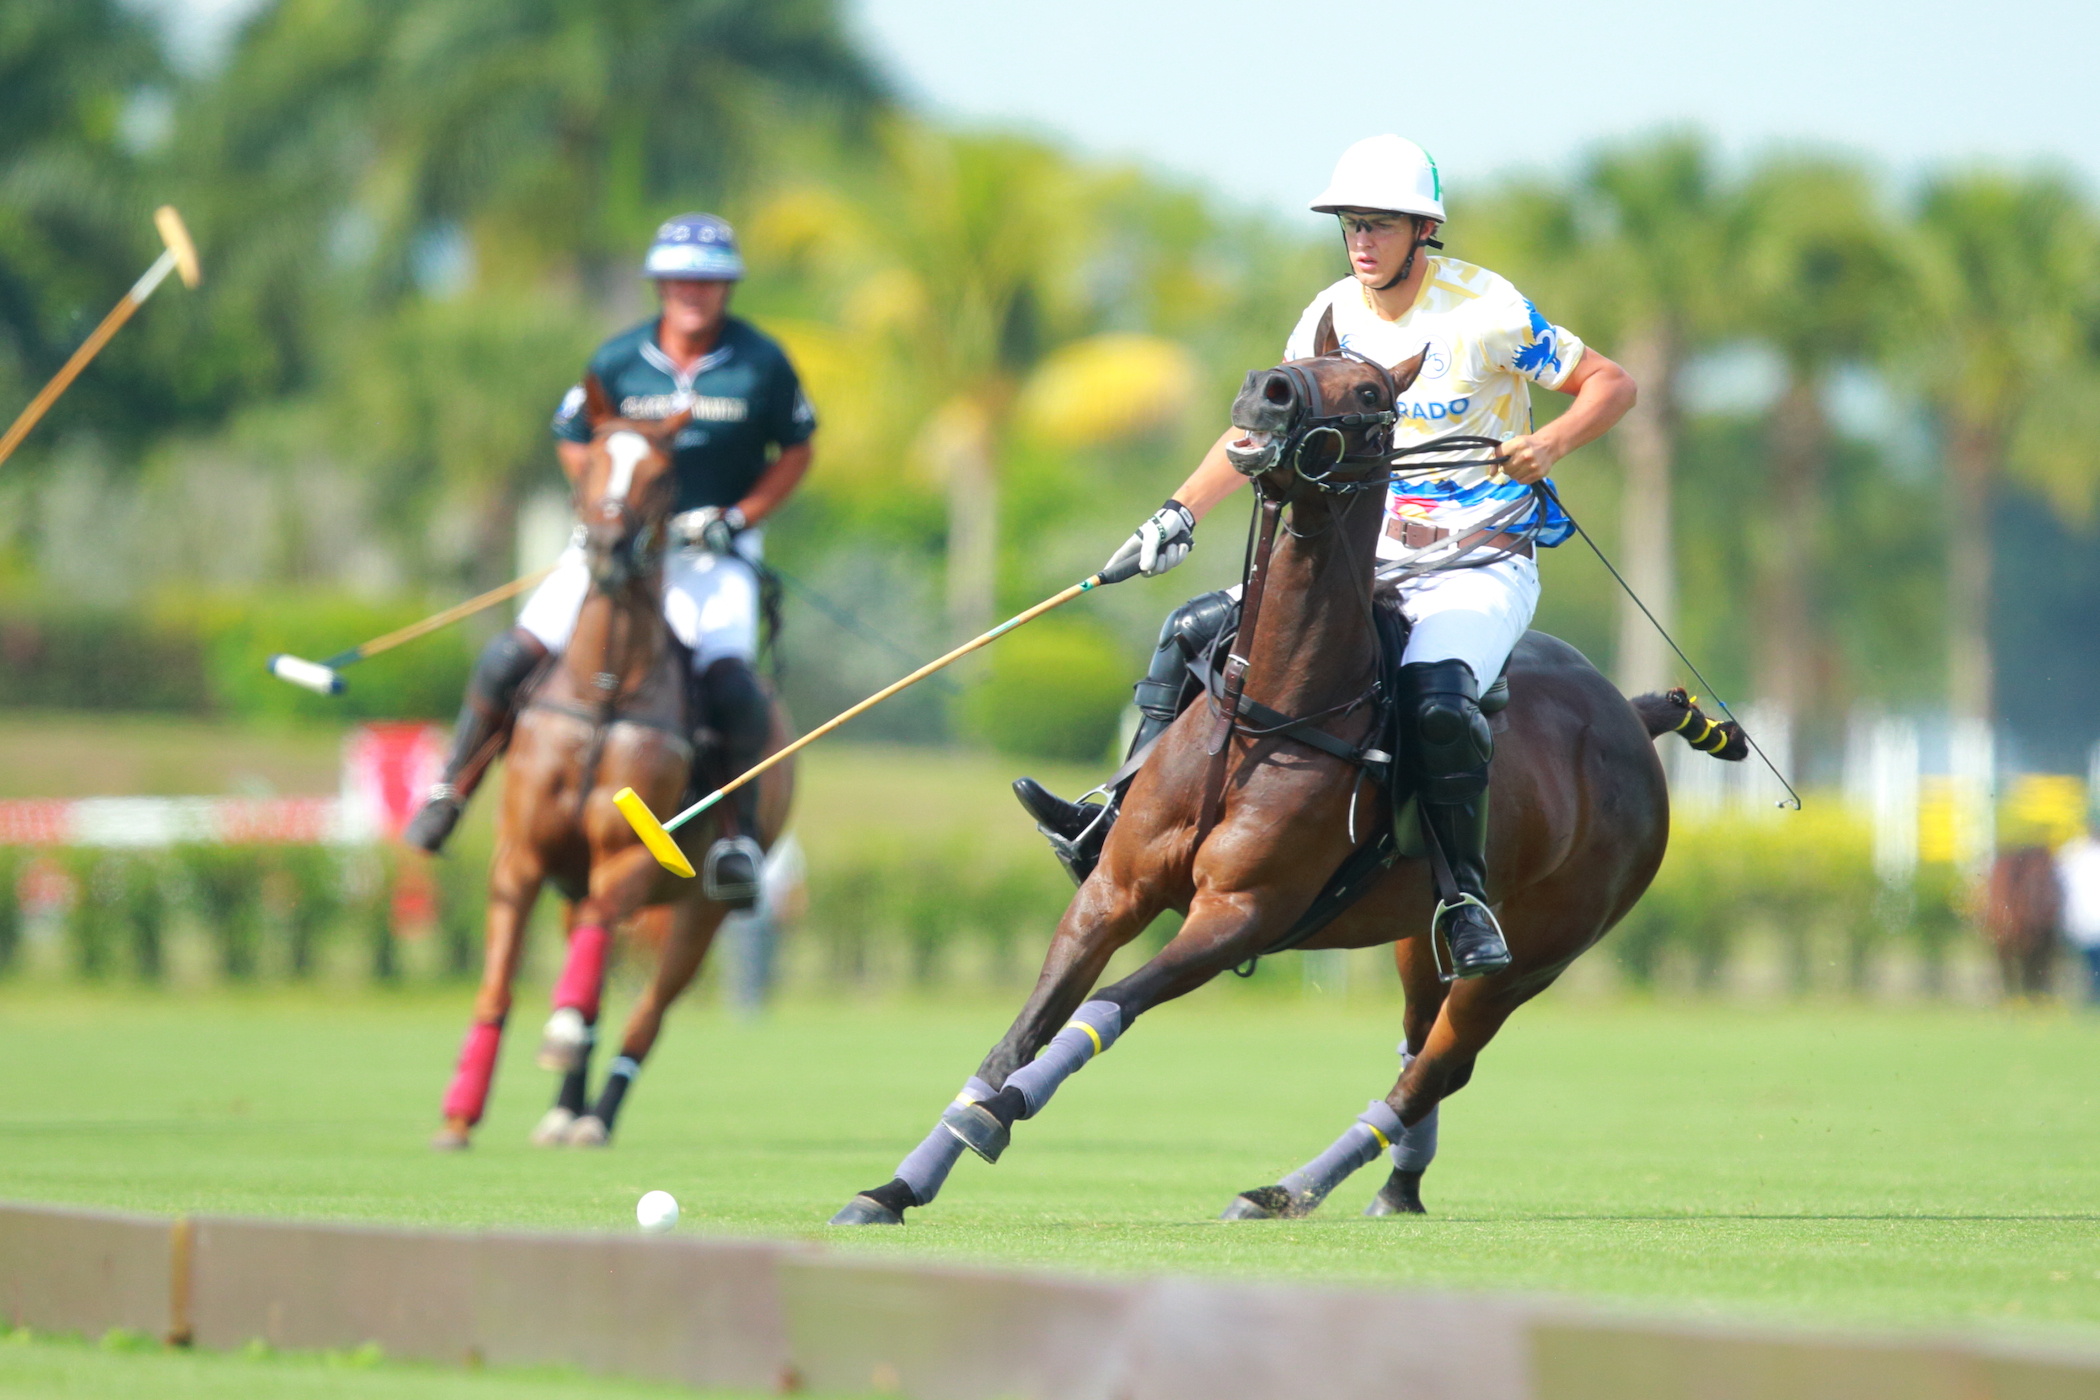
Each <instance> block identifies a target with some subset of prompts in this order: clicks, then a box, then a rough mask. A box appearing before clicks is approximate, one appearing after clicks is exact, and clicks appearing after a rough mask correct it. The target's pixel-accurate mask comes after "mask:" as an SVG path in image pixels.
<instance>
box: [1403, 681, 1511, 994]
mask: <svg viewBox="0 0 2100 1400" xmlns="http://www.w3.org/2000/svg"><path fill="white" fill-rule="evenodd" d="M1400 683H1401V687H1402V693H1403V695H1404V696H1406V697H1407V699H1408V700H1409V701H1410V702H1411V703H1412V705H1413V709H1414V721H1415V723H1414V738H1415V751H1414V754H1413V760H1414V767H1415V772H1416V775H1417V779H1418V783H1419V786H1418V788H1417V801H1418V802H1420V804H1421V808H1422V820H1423V823H1424V825H1425V826H1427V827H1428V829H1429V835H1430V836H1431V837H1432V838H1433V839H1434V840H1435V841H1436V843H1437V846H1438V847H1439V848H1440V849H1441V850H1442V851H1443V853H1444V860H1445V862H1446V863H1447V864H1448V865H1449V866H1450V868H1451V878H1452V882H1453V883H1454V884H1456V885H1457V886H1458V898H1457V899H1456V900H1454V901H1451V902H1448V903H1447V902H1442V901H1443V899H1444V896H1443V894H1442V892H1441V891H1440V892H1439V894H1438V898H1439V901H1440V902H1439V904H1438V906H1437V913H1436V918H1435V922H1434V924H1433V926H1432V927H1431V929H1430V937H1431V938H1435V937H1436V936H1437V935H1438V934H1439V933H1441V934H1442V935H1443V938H1444V941H1445V943H1446V944H1447V945H1448V946H1449V947H1450V949H1451V977H1452V979H1454V980H1456V979H1459V978H1465V977H1485V976H1486V975H1487V974H1489V973H1491V972H1500V971H1501V970H1502V969H1503V968H1505V967H1508V966H1509V961H1510V955H1509V944H1508V943H1507V942H1505V941H1504V940H1503V937H1502V926H1501V925H1500V924H1499V923H1497V922H1496V920H1495V915H1494V913H1493V911H1491V910H1490V909H1489V908H1488V905H1487V830H1488V829H1487V806H1488V804H1487V779H1488V763H1489V761H1490V760H1492V759H1493V758H1494V755H1495V740H1494V735H1493V733H1492V732H1491V731H1490V730H1489V728H1488V722H1487V717H1486V716H1485V715H1483V714H1481V713H1480V698H1479V697H1480V690H1479V682H1478V681H1477V680H1476V679H1475V678H1474V675H1473V668H1472V667H1470V666H1468V665H1466V663H1465V662H1463V661H1430V662H1417V663H1415V664H1414V665H1410V666H1403V667H1401V668H1400Z"/></svg>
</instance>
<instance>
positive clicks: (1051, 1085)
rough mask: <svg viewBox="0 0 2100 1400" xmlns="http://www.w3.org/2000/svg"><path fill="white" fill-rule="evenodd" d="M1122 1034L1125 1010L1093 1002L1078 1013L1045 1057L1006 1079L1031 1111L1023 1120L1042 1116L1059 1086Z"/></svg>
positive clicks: (1102, 1002)
mask: <svg viewBox="0 0 2100 1400" xmlns="http://www.w3.org/2000/svg"><path fill="white" fill-rule="evenodd" d="M1122 1030H1123V1008H1122V1007H1120V1006H1118V1005H1116V1004H1115V1003H1114V1002H1112V1001H1090V1002H1088V1003H1086V1004H1085V1005H1084V1006H1082V1007H1080V1008H1079V1010H1077V1011H1076V1012H1074V1013H1073V1014H1072V1019H1071V1020H1070V1021H1068V1022H1066V1023H1065V1028H1064V1029H1063V1030H1061V1031H1059V1032H1058V1033H1057V1034H1056V1035H1055V1036H1053V1037H1051V1040H1050V1043H1049V1044H1048V1045H1046V1046H1044V1047H1043V1053H1042V1054H1040V1055H1038V1056H1036V1057H1035V1059H1034V1060H1032V1061H1031V1062H1029V1063H1028V1064H1025V1065H1023V1066H1021V1067H1020V1068H1019V1069H1017V1070H1015V1071H1014V1072H1013V1073H1012V1074H1009V1075H1008V1076H1006V1087H1007V1088H1009V1089H1014V1090H1018V1091H1019V1092H1020V1095H1021V1098H1022V1099H1023V1101H1024V1102H1026V1103H1027V1105H1028V1111H1027V1112H1026V1113H1024V1114H1022V1115H1021V1116H1022V1117H1024V1118H1033V1117H1035V1115H1036V1114H1038V1113H1041V1112H1042V1111H1043V1105H1044V1104H1047V1103H1049V1102H1050V1096H1051V1095H1052V1094H1054V1093H1056V1092H1057V1086H1058V1085H1060V1084H1062V1083H1064V1082H1065V1081H1066V1080H1067V1079H1070V1078H1071V1077H1072V1075H1073V1074H1074V1073H1076V1072H1077V1071H1078V1069H1079V1067H1080V1066H1081V1065H1083V1064H1085V1063H1086V1062H1087V1061H1088V1060H1091V1059H1093V1058H1094V1056H1096V1055H1098V1054H1100V1053H1101V1052H1102V1051H1104V1050H1106V1049H1108V1047H1109V1046H1111V1045H1113V1044H1115V1043H1116V1037H1117V1036H1118V1035H1119V1034H1121V1033H1122ZM986 1097H987V1098H989V1097H990V1095H989V1094H987V1095H986Z"/></svg>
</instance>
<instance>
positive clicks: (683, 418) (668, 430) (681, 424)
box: [649, 404, 693, 447]
mask: <svg viewBox="0 0 2100 1400" xmlns="http://www.w3.org/2000/svg"><path fill="white" fill-rule="evenodd" d="M692 421H693V406H692V405H691V404H687V405H686V406H685V407H684V408H681V409H679V410H678V411H677V412H676V413H674V414H672V415H671V416H670V417H669V418H665V419H662V420H660V421H659V422H657V423H656V424H655V425H654V426H652V427H651V428H650V429H649V436H651V437H653V438H655V439H656V440H657V441H658V442H660V443H663V444H664V445H665V446H666V447H668V446H669V445H670V442H671V439H672V438H674V437H677V436H678V434H679V433H680V432H681V431H682V430H683V429H684V428H685V425H686V424H688V423H690V422H692Z"/></svg>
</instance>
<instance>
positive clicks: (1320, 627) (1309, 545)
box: [1244, 485, 1385, 716]
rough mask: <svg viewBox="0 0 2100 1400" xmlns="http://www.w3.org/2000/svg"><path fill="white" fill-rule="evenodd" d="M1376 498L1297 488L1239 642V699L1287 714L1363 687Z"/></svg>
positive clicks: (1380, 505)
mask: <svg viewBox="0 0 2100 1400" xmlns="http://www.w3.org/2000/svg"><path fill="white" fill-rule="evenodd" d="M1384 516H1385V493H1384V492H1383V491H1375V490H1367V491H1358V492H1355V493H1353V494H1350V495H1335V496H1326V495H1322V494H1321V493H1320V492H1318V491H1316V490H1313V489H1312V488H1310V487H1308V486H1303V485H1301V486H1300V487H1299V489H1298V491H1297V494H1296V495H1295V497H1294V498H1293V502H1292V504H1291V505H1290V507H1289V508H1288V509H1287V510H1286V511H1285V513H1284V521H1285V524H1286V525H1287V526H1288V529H1282V528H1280V529H1278V531H1277V538H1276V549H1275V553H1274V554H1273V555H1272V556H1271V558H1270V560H1269V571H1268V579H1267V581H1266V584H1265V585H1264V591H1263V598H1262V604H1261V615H1260V617H1259V618H1258V619H1257V621H1256V627H1255V635H1253V636H1252V637H1249V638H1247V639H1246V645H1247V646H1248V648H1249V650H1247V651H1246V652H1245V653H1244V655H1245V656H1246V657H1247V661H1248V667H1247V691H1246V693H1247V694H1248V695H1249V696H1250V697H1252V698H1254V699H1256V700H1258V701H1259V702H1260V703H1262V704H1265V705H1267V706H1269V707H1270V708H1271V709H1274V710H1278V711H1281V712H1282V713H1284V714H1287V715H1294V716H1303V715H1308V714H1311V713H1314V712H1315V711H1318V710H1322V709H1325V708H1328V707H1329V706H1333V705H1341V704H1346V703H1347V702H1348V701H1349V700H1351V699H1353V698H1354V697H1355V696H1357V695H1358V694H1361V693H1362V692H1363V690H1364V689H1365V688H1366V687H1367V686H1368V685H1369V684H1370V682H1371V677H1372V670H1373V668H1374V666H1375V664H1376V656H1377V645H1376V641H1377V639H1376V637H1375V636H1374V634H1373V624H1372V622H1371V606H1370V603H1371V584H1372V577H1371V574H1372V568H1373V566H1374V565H1375V564H1376V563H1377V550H1378V530H1379V526H1380V524H1381V522H1382V521H1383V519H1384Z"/></svg>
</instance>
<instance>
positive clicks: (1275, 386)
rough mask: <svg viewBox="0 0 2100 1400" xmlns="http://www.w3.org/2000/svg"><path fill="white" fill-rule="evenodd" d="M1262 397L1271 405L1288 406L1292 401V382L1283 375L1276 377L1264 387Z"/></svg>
mask: <svg viewBox="0 0 2100 1400" xmlns="http://www.w3.org/2000/svg"><path fill="white" fill-rule="evenodd" d="M1261 394H1262V397H1263V398H1265V399H1267V400H1268V401H1269V402H1270V403H1274V404H1286V403H1289V402H1290V401H1291V381H1290V380H1288V379H1285V378H1284V377H1283V376H1282V375H1280V374H1279V375H1274V376H1272V377H1271V378H1270V380H1269V382H1268V383H1267V384H1264V385H1263V386H1262V390H1261Z"/></svg>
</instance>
